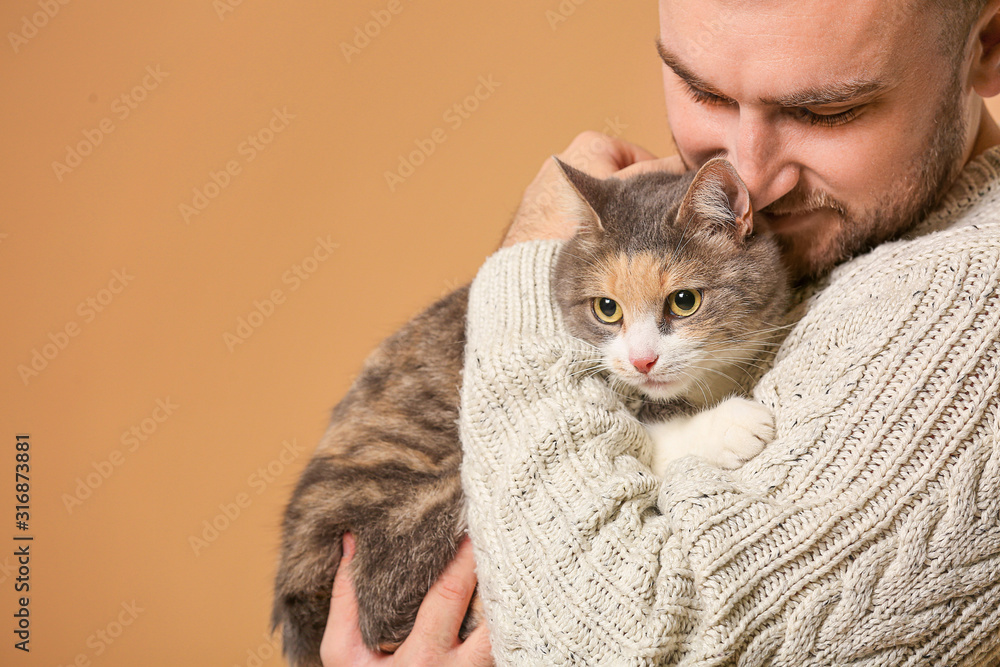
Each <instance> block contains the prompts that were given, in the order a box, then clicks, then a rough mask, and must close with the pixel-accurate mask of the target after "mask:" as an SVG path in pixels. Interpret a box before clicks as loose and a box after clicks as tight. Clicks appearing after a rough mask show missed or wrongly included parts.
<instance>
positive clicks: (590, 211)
mask: <svg viewBox="0 0 1000 667" xmlns="http://www.w3.org/2000/svg"><path fill="white" fill-rule="evenodd" d="M552 159H553V160H555V161H556V165H558V167H559V171H560V172H562V175H563V176H564V178H563V179H562V180H561V181H560V191H559V192H558V193H557V196H558V200H559V202H560V204H561V206H560V208H561V209H562V210H563V212H564V213H565V214H566V215H568V216H570V217H572V218H575V219H577V220H579V221H580V228H581V229H589V230H592V231H604V224H603V223H602V222H601V215H600V213H599V211H602V210H603V209H604V204H605V201H606V200H607V194H606V188H605V187H604V183H603V181H601V179H599V178H594V177H593V176H591V175H590V174H585V173H583V172H582V171H580V170H579V169H576V168H574V167H571V166H569V165H568V164H566V163H565V162H563V161H562V160H560V159H559V158H557V157H556V156H555V155H553V156H552Z"/></svg>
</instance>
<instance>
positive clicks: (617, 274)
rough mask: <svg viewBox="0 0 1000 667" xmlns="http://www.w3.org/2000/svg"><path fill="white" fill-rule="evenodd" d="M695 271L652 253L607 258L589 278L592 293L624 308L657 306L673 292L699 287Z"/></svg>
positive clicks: (683, 263)
mask: <svg viewBox="0 0 1000 667" xmlns="http://www.w3.org/2000/svg"><path fill="white" fill-rule="evenodd" d="M697 276H698V272H697V267H695V266H694V265H693V262H691V261H690V260H688V261H682V260H680V259H678V258H674V257H671V256H669V255H667V256H664V255H661V254H658V253H655V252H636V253H625V252H617V253H613V254H609V255H607V256H605V257H604V258H603V261H601V262H600V263H599V264H598V265H597V269H596V270H595V272H594V274H593V275H592V276H591V280H592V281H593V286H592V288H593V290H594V292H595V293H597V294H603V295H607V296H608V297H609V298H613V299H615V300H616V301H619V302H620V303H622V304H623V305H628V306H631V307H642V306H643V305H648V304H658V303H661V302H662V301H663V299H664V298H665V297H666V295H667V294H669V293H670V292H673V291H674V290H678V289H684V288H688V289H690V288H696V287H701V285H700V283H697V282H696V278H697Z"/></svg>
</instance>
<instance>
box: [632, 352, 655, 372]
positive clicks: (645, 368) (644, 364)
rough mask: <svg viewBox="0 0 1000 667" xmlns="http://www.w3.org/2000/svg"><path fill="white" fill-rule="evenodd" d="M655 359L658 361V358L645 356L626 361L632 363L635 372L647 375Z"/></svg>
mask: <svg viewBox="0 0 1000 667" xmlns="http://www.w3.org/2000/svg"><path fill="white" fill-rule="evenodd" d="M657 359H659V357H657V356H655V355H645V356H641V357H629V358H628V360H629V361H631V362H632V365H633V366H635V370H637V371H639V372H640V373H648V372H649V371H650V370H652V368H653V366H654V365H655V364H656V360H657Z"/></svg>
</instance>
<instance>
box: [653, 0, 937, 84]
mask: <svg viewBox="0 0 1000 667" xmlns="http://www.w3.org/2000/svg"><path fill="white" fill-rule="evenodd" d="M886 2H895V3H896V4H895V5H894V6H895V7H897V8H898V7H900V6H903V5H906V6H909V4H910V0H838V1H837V2H831V1H830V0H754V1H753V2H737V1H736V0H661V1H660V40H661V43H662V50H661V56H666V57H664V61H665V62H667V64H668V65H670V66H671V67H672V68H673V69H674V71H675V72H677V73H678V74H682V72H681V71H679V70H684V71H686V72H687V73H689V74H691V75H695V76H697V77H700V78H702V79H706V80H708V81H709V82H711V83H713V84H715V86H717V87H720V88H728V89H729V90H728V91H726V90H723V91H722V92H724V93H727V95H729V96H733V97H737V96H741V97H742V98H743V99H744V101H749V99H751V98H752V99H757V98H762V99H761V100H760V101H762V102H769V101H774V100H769V99H767V98H769V97H772V98H779V99H781V100H783V101H786V102H787V101H788V98H789V97H790V96H793V95H795V94H796V93H797V91H801V90H806V91H807V92H809V94H812V92H813V91H814V90H815V89H817V88H821V87H831V86H832V87H833V88H834V89H836V90H834V91H833V92H838V91H839V92H847V89H849V88H851V87H852V86H853V87H856V88H858V90H857V91H856V92H857V94H858V95H863V94H865V93H866V92H871V91H866V90H865V89H867V88H871V89H874V88H876V87H879V86H886V85H891V84H893V83H894V82H895V81H897V80H898V79H899V78H900V77H901V75H902V72H903V71H904V70H905V69H906V68H907V67H908V66H910V65H911V64H912V62H909V61H912V60H913V58H912V57H904V56H905V55H906V52H908V51H910V50H911V49H913V48H914V44H913V40H914V39H915V38H916V37H917V36H916V35H914V33H913V25H914V24H915V23H919V22H918V21H916V18H917V17H916V15H915V13H914V11H913V10H908V13H907V12H903V13H901V14H900V16H899V17H898V18H899V20H898V21H886V20H885V19H886V17H885V8H886ZM880 10H881V13H880ZM896 13H899V12H896ZM924 55H925V56H926V53H924ZM675 65H679V66H680V67H679V68H678V67H675ZM682 78H688V77H685V76H682ZM712 92H714V91H712ZM807 101H810V100H807Z"/></svg>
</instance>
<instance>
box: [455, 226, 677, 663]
mask: <svg viewBox="0 0 1000 667" xmlns="http://www.w3.org/2000/svg"><path fill="white" fill-rule="evenodd" d="M559 247H560V244H559V243H558V242H552V241H548V242H533V243H522V244H518V245H516V246H513V247H511V248H509V249H504V250H501V251H499V252H497V253H496V254H495V255H494V256H493V257H492V258H491V259H489V260H488V261H487V262H486V264H485V265H484V266H483V268H482V269H481V270H480V273H479V274H478V276H477V278H476V280H475V281H474V282H473V286H472V291H471V292H470V299H469V312H468V324H467V341H466V356H465V364H466V367H465V374H464V378H463V387H462V411H463V414H462V418H461V420H460V425H461V433H462V440H463V446H464V463H463V487H464V488H465V492H466V495H467V497H468V515H469V516H468V519H469V527H470V532H471V535H472V538H473V544H474V545H475V548H476V555H477V562H478V563H479V568H478V570H479V575H478V576H479V582H480V583H479V585H480V594H481V595H482V597H483V601H484V605H485V608H486V611H487V614H488V617H489V620H490V628H491V639H492V642H493V646H494V651H495V653H496V657H497V660H498V662H499V663H501V664H536V663H540V662H544V663H547V664H563V663H579V664H607V659H608V657H609V655H611V653H609V651H611V650H612V649H613V651H614V654H615V655H617V656H619V657H620V656H631V657H632V658H634V660H633V662H636V663H642V662H649V663H655V662H659V661H661V660H665V659H667V658H668V657H669V656H671V655H672V654H674V653H675V652H676V650H677V647H678V642H679V639H680V638H681V637H682V636H683V635H684V633H685V632H686V631H687V630H688V629H689V628H690V620H689V618H690V615H691V609H692V605H693V603H694V601H693V600H692V599H691V590H692V581H691V573H690V571H689V569H688V568H687V566H686V565H685V558H684V555H683V553H682V551H681V549H680V545H679V544H678V542H677V540H676V539H675V538H674V537H673V536H672V535H671V532H670V530H669V525H668V522H667V521H666V519H665V518H664V517H663V516H662V515H661V514H660V513H659V512H658V511H657V510H656V493H657V488H658V481H657V480H656V479H655V478H654V477H653V476H652V474H651V473H650V472H649V470H648V468H646V467H645V466H643V465H642V464H641V463H640V462H639V460H638V458H637V455H638V454H639V453H641V452H642V448H643V447H647V446H648V440H647V438H646V435H645V431H644V429H643V427H642V425H641V424H640V423H639V422H638V421H637V420H636V419H635V418H634V417H633V416H632V414H631V413H630V412H629V411H628V410H627V408H626V406H625V405H624V404H623V402H622V401H621V400H620V399H619V397H618V396H617V395H616V394H615V393H614V391H612V389H611V388H610V387H609V386H608V385H607V383H606V382H605V381H604V380H602V379H600V378H598V377H594V376H593V375H592V374H591V373H587V372H585V370H584V369H586V368H587V361H588V360H589V359H591V358H592V357H591V355H590V354H589V353H588V352H587V350H586V348H585V346H584V345H582V344H581V342H580V341H578V340H576V339H575V338H573V337H571V336H569V335H568V334H567V333H566V332H565V331H564V330H563V327H562V322H561V321H560V316H559V313H558V312H557V310H556V307H555V306H554V304H553V300H552V299H551V297H550V294H549V273H550V270H551V267H552V265H553V263H554V261H555V256H556V253H557V251H558V249H559Z"/></svg>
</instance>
